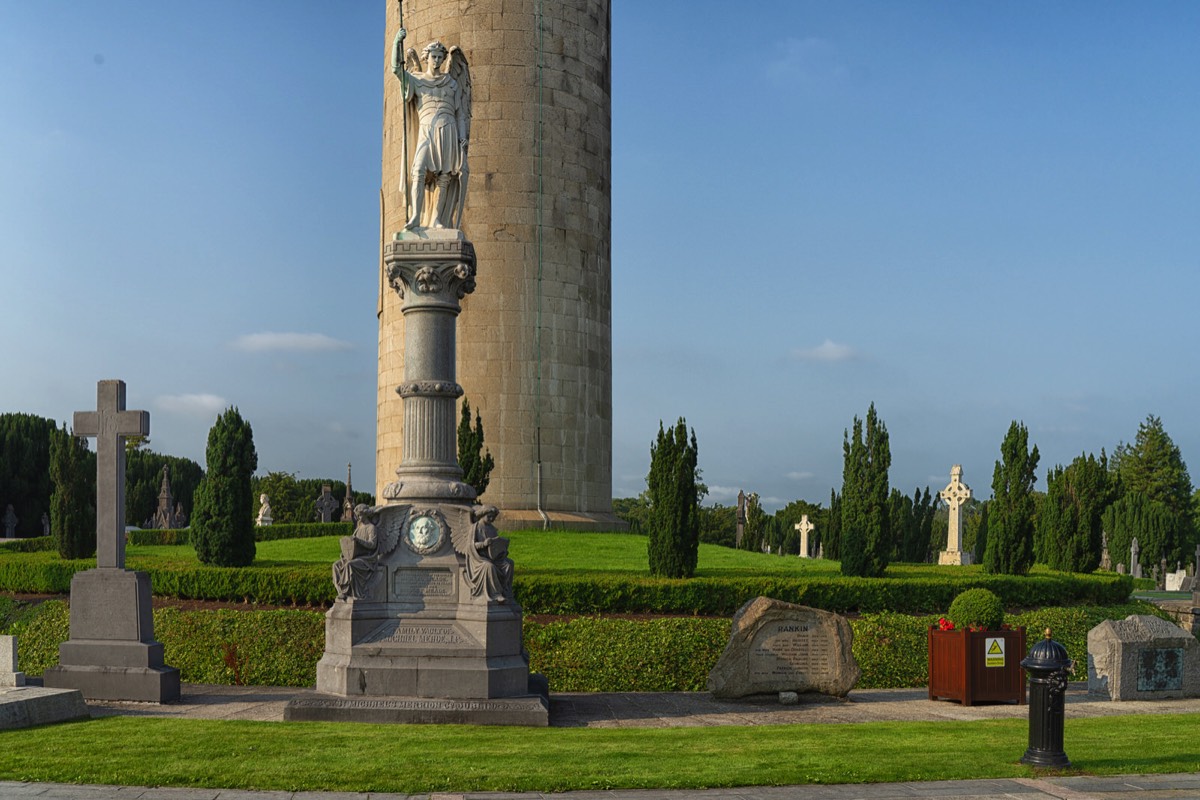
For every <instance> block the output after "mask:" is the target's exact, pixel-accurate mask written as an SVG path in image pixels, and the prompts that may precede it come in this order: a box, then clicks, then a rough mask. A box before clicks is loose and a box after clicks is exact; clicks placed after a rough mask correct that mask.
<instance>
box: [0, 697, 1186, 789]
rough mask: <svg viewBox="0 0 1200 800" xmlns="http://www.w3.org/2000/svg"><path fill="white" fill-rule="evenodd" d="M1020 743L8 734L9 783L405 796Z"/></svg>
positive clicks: (1153, 739) (94, 724)
mask: <svg viewBox="0 0 1200 800" xmlns="http://www.w3.org/2000/svg"><path fill="white" fill-rule="evenodd" d="M1197 737H1200V718H1197V716H1195V715H1182V714H1181V715H1166V714H1162V715H1145V716H1120V717H1108V718H1093V719H1080V720H1068V721H1067V726H1066V750H1067V754H1068V756H1069V757H1071V758H1072V761H1073V763H1074V769H1073V770H1072V771H1073V772H1078V773H1084V774H1096V775H1104V774H1124V773H1172V772H1196V771H1200V753H1197V751H1196V748H1195V746H1194V744H1193V743H1194V742H1195V741H1196V739H1197ZM1132 742H1136V743H1137V746H1136V747H1133V746H1131V743H1132ZM1026 744H1027V723H1026V721H1025V720H988V721H984V722H948V721H943V722H878V723H865V724H858V725H829V724H827V725H789V726H761V727H754V728H746V727H740V726H726V727H710V728H665V729H664V728H640V729H631V728H625V729H586V728H579V729H563V728H549V729H522V728H487V727H468V726H389V725H348V724H331V723H289V724H280V723H271V722H222V721H212V720H179V719H166V718H154V719H147V718H144V717H142V718H137V717H108V718H104V719H98V720H93V721H91V722H83V723H68V724H64V725H52V726H45V727H41V728H35V729H25V730H17V731H9V732H5V733H0V752H3V753H4V758H3V759H2V760H0V779H3V780H17V781H53V782H64V783H98V784H124V785H134V786H197V787H211V788H235V789H276V790H287V791H347V792H349V791H354V792H409V793H415V792H435V791H440V792H467V791H567V790H574V789H629V788H675V789H694V788H702V787H725V786H769V785H787V784H814V783H815V784H820V783H878V782H893V781H934V780H958V779H967V778H1005V777H1028V776H1032V775H1034V774H1035V773H1034V770H1032V769H1031V768H1029V767H1026V766H1024V765H1022V764H1019V763H1018V759H1019V758H1020V756H1021V754H1022V753H1024V751H1025V747H1026ZM384 765H390V766H387V767H386V768H381V767H383V766H384Z"/></svg>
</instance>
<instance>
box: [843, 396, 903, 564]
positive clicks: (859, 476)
mask: <svg viewBox="0 0 1200 800" xmlns="http://www.w3.org/2000/svg"><path fill="white" fill-rule="evenodd" d="M842 455H843V468H842V530H841V537H842V541H841V548H840V549H841V562H842V574H843V575H855V576H859V577H876V578H877V577H879V576H881V575H883V572H884V570H886V569H887V565H888V556H889V554H890V552H891V547H892V542H891V536H890V532H889V530H888V529H889V522H890V520H889V517H888V507H887V504H888V468H889V467H891V465H892V454H891V448H890V446H889V444H888V432H887V426H886V425H884V424H883V422H882V421H881V420H880V419H879V418H878V416H877V415H876V413H875V404H874V403H871V406H870V408H869V409H867V422H866V431H865V435H864V430H863V423H862V420H860V419H859V418H858V417H855V418H854V438H853V440H851V439H850V437H849V434H848V433H844V434H843V440H842Z"/></svg>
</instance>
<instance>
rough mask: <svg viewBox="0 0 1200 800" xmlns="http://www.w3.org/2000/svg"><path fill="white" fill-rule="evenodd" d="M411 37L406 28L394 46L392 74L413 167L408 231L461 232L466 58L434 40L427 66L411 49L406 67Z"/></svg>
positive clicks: (407, 181)
mask: <svg viewBox="0 0 1200 800" xmlns="http://www.w3.org/2000/svg"><path fill="white" fill-rule="evenodd" d="M407 35H408V32H407V31H406V30H405V29H404V27H403V26H401V28H400V30H399V31H398V32H397V34H396V41H395V43H394V44H393V46H392V72H394V73H395V74H396V77H397V78H399V79H400V86H401V89H402V92H403V109H404V148H405V158H406V160H407V163H408V166H409V169H408V170H406V171H405V172H406V174H405V175H404V176H403V180H404V186H402V187H401V188H402V190H403V191H404V196H405V199H406V201H407V202H408V204H409V207H408V213H409V217H408V221H407V222H406V223H405V225H404V227H405V228H407V229H410V230H411V229H413V228H460V227H461V226H462V214H463V206H464V205H465V204H466V200H467V176H468V174H469V171H468V169H467V145H468V144H469V140H470V137H471V72H470V68H469V67H468V65H467V57H466V55H465V54H464V53H463V51H462V50H461V49H460V48H459V47H451V48H449V49H447V48H446V46H445V45H444V44H442V43H441V42H437V41H435V42H430V43H429V44H428V45H426V47H425V50H424V55H425V59H424V60H425V66H424V68H422V64H421V59H420V58H419V57H418V56H417V51H416V50H413V49H412V48H409V50H408V52H407V53H406V54H405V56H404V62H403V63H401V62H400V52H401V50H402V49H403V46H404V38H405V37H406V36H407ZM443 68H444V69H443ZM410 105H411V106H413V107H414V108H415V111H416V113H415V114H414V113H412V112H411V111H410V109H409V106H410Z"/></svg>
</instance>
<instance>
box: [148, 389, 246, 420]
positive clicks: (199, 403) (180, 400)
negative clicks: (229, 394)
mask: <svg viewBox="0 0 1200 800" xmlns="http://www.w3.org/2000/svg"><path fill="white" fill-rule="evenodd" d="M155 405H157V406H158V408H159V410H161V411H167V412H173V413H176V414H189V415H194V416H209V415H211V414H218V413H220V412H221V411H224V410H225V409H226V408H227V407H228V406H229V403H228V402H226V400H225V398H224V397H220V396H219V395H215V394H163V395H159V396H158V397H157V398H156V399H155Z"/></svg>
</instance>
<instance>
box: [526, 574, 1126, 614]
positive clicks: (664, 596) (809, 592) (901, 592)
mask: <svg viewBox="0 0 1200 800" xmlns="http://www.w3.org/2000/svg"><path fill="white" fill-rule="evenodd" d="M973 588H983V589H988V590H990V591H992V592H994V593H995V594H996V595H997V596H999V597H1000V600H1001V602H1002V603H1003V604H1004V606H1005V607H1006V608H1020V607H1038V606H1054V605H1075V604H1081V603H1083V604H1090V605H1101V606H1104V605H1115V604H1118V603H1124V602H1125V601H1127V600H1128V599H1129V594H1130V591H1131V588H1132V583H1131V580H1130V578H1129V577H1128V576H1124V575H1115V574H1109V575H1094V574H1093V575H1075V574H1069V573H1044V574H1037V573H1035V574H1031V575H1028V576H1014V575H983V574H976V575H962V576H946V577H941V576H938V577H930V578H850V577H841V576H828V577H813V578H789V577H754V578H724V577H722V578H711V577H699V578H691V579H689V580H671V579H666V578H649V577H629V576H617V575H602V574H596V575H580V576H573V575H572V576H563V575H538V574H533V575H522V574H521V572H520V570H519V569H518V571H517V578H516V581H515V582H514V586H513V589H514V593H515V594H516V598H517V602H519V603H520V604H521V606H522V608H524V609H525V611H526V612H527V613H531V614H603V613H608V614H624V613H660V614H670V613H673V614H695V615H701V616H726V615H731V614H733V613H734V612H735V611H737V610H738V609H739V608H740V607H741V606H742V605H743V604H744V603H745V602H746V601H748V600H752V599H754V598H755V597H759V596H764V597H773V598H775V599H778V600H783V601H785V602H789V603H799V604H801V605H806V606H812V607H814V608H823V609H826V610H829V611H837V612H851V611H859V612H864V613H866V612H879V611H899V612H904V613H909V614H926V613H934V612H942V611H944V610H945V609H946V608H948V607H949V605H950V603H951V602H952V601H953V600H954V598H955V597H956V596H957V595H958V594H959V593H961V592H963V591H965V590H967V589H973Z"/></svg>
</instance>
